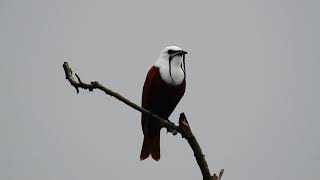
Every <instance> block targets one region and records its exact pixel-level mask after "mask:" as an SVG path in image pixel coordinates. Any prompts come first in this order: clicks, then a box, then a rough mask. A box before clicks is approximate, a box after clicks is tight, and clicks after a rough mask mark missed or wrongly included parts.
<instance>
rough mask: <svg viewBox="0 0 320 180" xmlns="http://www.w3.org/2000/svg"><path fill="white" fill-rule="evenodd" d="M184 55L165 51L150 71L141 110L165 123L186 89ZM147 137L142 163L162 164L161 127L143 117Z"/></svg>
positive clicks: (176, 50)
mask: <svg viewBox="0 0 320 180" xmlns="http://www.w3.org/2000/svg"><path fill="white" fill-rule="evenodd" d="M185 54H187V52H186V51H183V50H182V49H181V48H179V47H177V46H168V47H166V48H164V49H163V50H162V51H161V53H160V56H159V58H158V60H157V61H156V63H155V64H154V65H153V66H152V67H151V69H150V70H149V72H148V74H147V77H146V80H145V82H144V86H143V92H142V107H143V108H145V109H147V110H150V111H151V112H153V113H155V114H156V115H158V116H160V117H161V118H163V119H168V118H169V116H170V115H171V113H172V112H173V110H174V109H175V107H176V106H177V104H178V103H179V101H180V99H181V98H182V96H183V95H184V92H185V88H186V71H185V62H184V59H185ZM141 125H142V131H143V134H144V139H143V144H142V149H141V153H140V160H144V159H146V158H147V157H149V155H150V154H151V157H152V158H153V159H154V160H156V161H159V160H160V129H161V127H160V124H159V122H158V121H157V120H154V119H152V118H150V117H148V116H147V115H145V114H142V117H141Z"/></svg>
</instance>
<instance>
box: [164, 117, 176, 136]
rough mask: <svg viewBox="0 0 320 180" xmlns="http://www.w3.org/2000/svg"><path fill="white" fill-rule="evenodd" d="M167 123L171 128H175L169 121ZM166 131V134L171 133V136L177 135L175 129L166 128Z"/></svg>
mask: <svg viewBox="0 0 320 180" xmlns="http://www.w3.org/2000/svg"><path fill="white" fill-rule="evenodd" d="M168 122H169V123H170V124H171V125H172V127H174V126H175V124H174V123H173V122H171V121H169V120H168ZM166 129H167V133H171V134H172V135H174V136H175V135H177V134H178V131H177V130H176V129H171V128H166Z"/></svg>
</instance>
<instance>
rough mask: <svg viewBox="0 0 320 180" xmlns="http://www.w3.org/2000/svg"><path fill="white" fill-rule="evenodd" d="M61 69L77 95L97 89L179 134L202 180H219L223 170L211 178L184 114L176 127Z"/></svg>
mask: <svg viewBox="0 0 320 180" xmlns="http://www.w3.org/2000/svg"><path fill="white" fill-rule="evenodd" d="M63 69H64V71H65V75H66V79H67V80H68V81H69V82H70V84H71V85H72V86H73V87H74V88H75V89H76V91H77V93H79V88H82V89H88V90H89V91H93V89H99V90H101V91H103V92H105V93H106V94H108V95H110V96H112V97H115V98H117V99H118V100H120V101H122V102H123V103H125V104H126V105H128V106H130V107H132V108H133V109H135V110H137V111H140V112H141V113H144V114H147V115H148V116H150V117H152V118H153V119H155V120H157V121H159V122H160V125H161V127H165V128H166V129H167V131H168V132H171V133H172V134H173V135H176V134H177V133H180V134H181V136H182V137H183V138H185V139H186V140H187V141H188V143H189V145H190V147H191V149H192V151H193V152H194V156H195V158H196V160H197V163H198V165H199V167H200V170H201V173H202V176H203V179H204V180H221V177H222V175H223V172H224V170H223V169H221V170H220V173H219V177H218V176H217V175H216V174H213V176H211V173H210V170H209V168H208V164H207V161H206V160H205V156H204V155H203V153H202V150H201V148H200V145H199V143H198V141H197V140H196V138H195V137H194V135H193V133H192V131H191V128H190V126H189V123H188V121H187V118H186V116H185V114H184V113H181V114H180V118H179V126H176V125H175V124H174V123H172V122H170V121H169V120H166V119H163V118H161V117H159V116H157V115H156V114H153V113H152V112H150V111H148V110H146V109H144V108H142V107H140V106H138V105H137V104H135V103H133V102H131V101H129V100H128V99H126V98H125V97H123V96H122V95H120V94H119V93H117V92H114V91H112V90H110V89H108V88H106V87H104V86H102V85H101V84H100V83H98V82H97V81H93V82H91V83H90V84H88V83H84V82H82V81H81V79H80V77H79V76H78V75H77V74H75V76H76V78H77V80H78V82H77V81H75V80H74V78H73V75H72V70H71V68H70V67H69V65H68V63H67V62H64V63H63Z"/></svg>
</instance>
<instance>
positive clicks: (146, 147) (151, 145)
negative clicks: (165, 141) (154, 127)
mask: <svg viewBox="0 0 320 180" xmlns="http://www.w3.org/2000/svg"><path fill="white" fill-rule="evenodd" d="M150 154H151V157H152V159H154V160H156V161H159V160H160V134H159V135H157V136H154V137H148V136H147V135H145V136H144V138H143V144H142V149H141V153H140V160H144V159H146V158H147V157H149V155H150Z"/></svg>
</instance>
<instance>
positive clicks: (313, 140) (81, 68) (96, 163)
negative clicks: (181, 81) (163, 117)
mask: <svg viewBox="0 0 320 180" xmlns="http://www.w3.org/2000/svg"><path fill="white" fill-rule="evenodd" d="M319 2H320V1H316V0H314V1H312V0H304V1H302V0H301V1H297V0H268V1H259V0H257V1H253V0H252V1H251V0H243V1H239V0H234V1H231V0H230V1H228V0H216V1H192V2H191V1H188V2H187V1H166V0H162V1H153V2H152V1H106V0H104V1H76V0H74V1H44V0H32V1H14V0H1V1H0V27H1V28H0V62H1V64H0V83H1V93H0V98H1V102H0V179H1V180H21V179H24V180H88V179H90V180H92V179H153V180H160V179H185V180H187V179H190V180H191V179H202V177H201V173H200V170H199V169H198V166H197V164H196V162H195V158H194V157H193V153H192V151H191V150H190V147H189V146H188V144H187V142H186V141H185V140H183V139H181V137H180V136H179V135H178V136H172V135H171V134H166V133H165V130H163V131H162V136H161V160H160V161H159V162H155V161H152V160H150V159H148V160H145V161H140V160H139V153H140V148H141V144H142V131H141V127H140V113H138V112H137V111H135V110H133V109H131V108H129V107H127V106H126V105H124V104H122V103H120V102H119V101H117V100H115V99H114V98H111V97H109V96H106V95H105V94H103V93H101V92H99V91H95V92H93V93H89V92H87V91H83V90H81V91H80V94H76V92H75V89H74V88H73V87H71V86H70V84H69V83H68V82H67V81H66V80H65V79H64V78H65V77H64V72H63V69H62V64H63V62H64V61H68V62H69V63H70V66H71V67H72V68H73V70H74V71H75V72H77V73H79V75H80V77H81V78H82V80H83V81H92V80H97V81H99V82H100V83H102V84H104V85H105V86H107V87H109V88H111V89H113V90H115V91H118V92H119V93H121V94H123V95H124V96H126V97H127V98H129V99H131V100H132V101H133V102H136V103H138V104H140V99H141V92H142V86H143V82H144V79H145V75H146V73H147V71H148V69H149V68H150V67H151V66H152V65H153V63H154V62H155V61H156V59H157V57H158V55H159V53H160V51H161V50H162V49H163V48H164V47H165V46H168V45H177V46H180V47H181V48H183V49H184V50H186V51H188V52H189V54H188V55H187V56H186V61H187V62H186V67H187V91H186V94H185V96H184V98H183V99H182V101H181V103H180V104H179V105H178V107H177V108H176V110H175V112H174V113H173V114H172V116H171V120H172V121H175V122H176V121H177V119H178V115H179V113H180V112H182V111H183V112H185V113H186V115H187V117H188V120H189V122H190V124H191V127H192V129H193V131H194V134H195V135H196V137H197V138H198V140H199V143H200V144H201V145H202V148H203V151H204V153H205V155H206V159H207V161H208V164H209V168H210V169H211V171H212V172H218V171H219V170H220V169H221V168H224V169H225V174H224V177H223V179H224V180H234V179H243V180H248V179H251V180H257V179H258V180H284V179H290V180H301V179H310V180H317V179H320V175H319V171H320V140H319V139H320V132H319V127H320V122H319V119H320V112H319V111H320V95H319V92H320V81H319V77H320V73H319V68H320V52H319V48H320V35H319V32H320V21H319V17H320V14H319V8H320V3H319Z"/></svg>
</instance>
